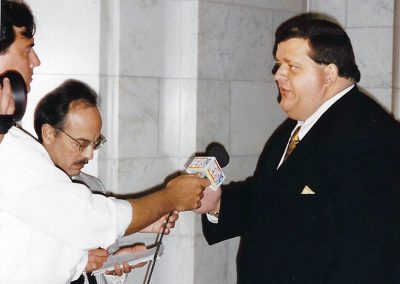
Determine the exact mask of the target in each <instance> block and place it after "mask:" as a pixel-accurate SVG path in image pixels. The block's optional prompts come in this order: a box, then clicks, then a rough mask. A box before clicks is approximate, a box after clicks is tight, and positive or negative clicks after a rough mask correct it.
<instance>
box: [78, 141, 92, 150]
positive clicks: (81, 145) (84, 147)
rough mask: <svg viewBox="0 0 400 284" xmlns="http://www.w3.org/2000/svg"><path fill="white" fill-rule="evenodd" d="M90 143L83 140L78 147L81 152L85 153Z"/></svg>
mask: <svg viewBox="0 0 400 284" xmlns="http://www.w3.org/2000/svg"><path fill="white" fill-rule="evenodd" d="M90 143H91V142H90V141H88V140H83V141H82V142H81V144H80V145H79V147H80V148H81V151H85V150H86V148H87V147H89V145H90Z"/></svg>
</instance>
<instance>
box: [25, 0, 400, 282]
mask: <svg viewBox="0 0 400 284" xmlns="http://www.w3.org/2000/svg"><path fill="white" fill-rule="evenodd" d="M28 2H29V4H30V5H31V7H32V9H33V12H34V14H35V16H36V19H37V22H38V29H37V34H36V37H35V39H36V50H37V52H38V54H39V56H40V58H41V60H42V66H40V67H39V68H37V70H36V72H35V76H34V81H33V84H32V91H31V93H30V95H29V106H28V113H27V116H26V119H25V120H24V126H26V127H27V128H28V129H29V128H31V115H32V109H33V108H34V105H35V104H36V101H37V100H38V99H39V98H40V97H41V96H42V95H43V94H44V93H46V92H48V91H49V90H51V89H52V88H54V87H55V86H56V85H58V84H59V83H60V82H62V81H63V80H65V79H66V78H71V77H73V78H77V79H81V80H83V81H85V82H88V83H89V84H90V85H91V86H93V87H94V88H95V89H96V90H98V91H99V93H100V98H101V111H102V115H103V119H104V124H103V132H104V134H105V135H106V136H107V138H108V142H107V144H106V145H105V147H104V148H102V150H101V151H100V152H99V156H98V157H97V156H96V158H95V160H94V161H93V162H91V163H90V164H89V165H88V166H89V167H88V168H86V169H85V170H86V171H88V172H89V173H93V174H97V175H99V176H100V177H101V178H102V179H103V181H104V183H105V184H106V186H107V188H108V189H109V190H111V191H113V192H114V193H117V194H127V193H138V192H142V191H144V190H150V189H152V188H154V187H157V186H158V185H159V184H161V183H162V182H163V181H164V179H165V177H166V176H167V175H169V174H171V173H173V172H175V171H177V170H183V169H184V167H185V164H186V163H187V162H188V161H189V160H190V158H191V157H192V155H193V154H194V153H195V152H201V151H204V149H205V147H206V146H207V144H208V143H210V142H212V141H218V142H221V143H222V144H224V145H225V147H226V148H227V150H228V152H229V153H230V156H231V162H230V164H229V165H228V166H227V167H226V169H225V172H226V174H227V176H228V181H230V180H240V179H243V178H245V177H247V176H248V175H250V174H251V173H252V171H253V170H254V168H255V165H256V162H257V158H258V155H259V154H260V152H261V150H262V147H263V146H264V143H265V141H266V139H267V138H268V137H269V136H270V134H271V132H272V131H273V130H274V129H275V128H276V126H277V125H279V123H280V122H281V121H282V120H283V119H284V117H285V115H284V114H283V113H282V112H281V111H280V109H279V107H278V106H277V103H276V95H277V91H276V86H275V83H274V81H273V78H272V75H271V69H272V66H273V58H272V54H271V53H272V45H273V33H274V31H275V28H276V27H277V25H279V24H280V23H281V22H282V21H284V20H285V19H287V18H288V17H290V16H292V15H294V14H297V13H299V12H303V11H306V10H307V9H308V10H311V11H320V12H326V13H329V14H330V15H332V16H335V17H336V18H337V19H338V21H339V22H340V23H341V24H342V25H343V26H344V27H345V28H346V30H347V31H348V33H349V35H350V38H351V39H352V42H353V45H354V49H355V53H356V59H357V63H358V65H359V67H360V69H361V73H362V79H361V83H360V85H361V86H362V87H363V88H364V89H365V90H367V91H368V92H369V93H370V94H371V95H372V96H374V97H375V98H376V99H377V100H378V101H379V102H380V103H381V104H382V105H384V106H385V107H386V108H387V109H388V110H391V109H393V111H396V109H397V113H398V109H399V100H398V93H399V91H398V90H399V86H398V85H399V84H398V80H397V81H396V80H394V81H393V82H394V86H395V87H394V88H393V90H395V91H394V92H393V93H394V99H392V80H393V75H392V73H393V74H397V75H395V76H394V78H395V79H396V76H398V71H396V70H397V69H396V68H395V69H394V72H392V68H393V67H392V66H393V64H392V62H393V60H396V58H397V60H398V55H396V54H398V49H397V48H394V51H395V52H393V48H392V46H393V43H396V40H395V41H393V21H394V17H393V14H394V12H395V14H396V15H397V17H398V13H399V11H400V9H399V8H397V9H396V11H394V0H382V1H372V0H352V1H350V0H333V1H322V0H308V1H306V0H301V1H299V0H268V1H266V0H119V1H112V0H86V1H80V0H68V1H65V0H53V1H45V0H28ZM370 15H374V16H373V17H371V16H370ZM395 27H396V29H395V31H396V32H397V34H398V25H396V26H395ZM395 39H396V37H395ZM397 40H398V37H397ZM396 51H397V53H396ZM393 54H395V56H394V57H393ZM396 56H397V57H396ZM395 62H396V61H395ZM397 62H398V61H397ZM396 72H397V73H396ZM396 82H397V83H396ZM155 237H156V236H155V235H152V234H150V235H149V234H136V235H135V236H133V237H130V238H126V239H125V240H124V242H125V243H127V242H136V241H140V242H145V243H152V242H154V240H155ZM164 244H165V254H164V256H163V257H162V258H161V259H160V260H159V261H158V262H157V266H156V268H155V272H154V275H153V280H152V283H177V284H187V283H196V284H201V283H218V284H224V283H235V282H236V264H235V261H236V253H237V248H238V239H233V240H230V241H227V242H224V243H221V244H217V245H214V246H211V247H210V246H208V244H206V242H205V240H204V237H203V235H202V232H201V226H200V218H199V216H197V215H194V214H192V213H190V212H189V213H182V214H181V216H180V221H179V222H178V224H177V227H176V228H175V229H174V231H173V233H172V234H171V235H170V236H168V237H166V238H165V240H164ZM145 272H146V270H145V269H137V270H135V271H134V272H133V273H131V274H130V275H129V281H130V283H142V279H143V278H144V274H145Z"/></svg>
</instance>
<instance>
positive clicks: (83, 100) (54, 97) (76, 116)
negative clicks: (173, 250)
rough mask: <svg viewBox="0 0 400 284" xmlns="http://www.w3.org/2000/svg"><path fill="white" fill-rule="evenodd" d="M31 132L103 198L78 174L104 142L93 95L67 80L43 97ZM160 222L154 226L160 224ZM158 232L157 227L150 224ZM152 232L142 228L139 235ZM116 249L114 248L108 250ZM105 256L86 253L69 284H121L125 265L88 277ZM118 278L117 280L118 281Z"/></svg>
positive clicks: (96, 187)
mask: <svg viewBox="0 0 400 284" xmlns="http://www.w3.org/2000/svg"><path fill="white" fill-rule="evenodd" d="M34 121H35V123H34V125H35V131H36V134H37V136H38V140H39V142H41V143H42V144H43V146H44V147H45V148H46V150H47V152H48V153H49V155H50V158H51V159H52V161H53V162H54V164H55V165H56V166H57V167H59V168H60V169H61V170H62V171H64V172H65V173H66V174H67V175H68V176H69V177H71V178H72V179H73V180H74V181H76V182H79V183H83V184H85V185H86V186H87V187H88V188H89V189H90V190H92V191H93V192H97V193H100V194H105V193H106V192H105V188H104V185H103V184H102V183H101V181H100V180H99V179H97V178H95V177H93V176H91V175H88V174H85V173H83V172H81V169H82V168H83V167H84V165H85V164H87V163H88V161H89V160H91V159H93V152H94V151H95V150H98V149H99V148H100V147H101V146H102V145H103V144H104V143H105V142H106V141H107V140H106V138H105V137H104V136H103V135H102V134H100V131H101V117H100V113H99V111H98V107H97V95H96V93H95V92H94V91H93V90H92V89H90V88H89V87H88V86H86V85H85V84H84V83H81V82H79V81H75V80H68V81H66V82H65V83H64V84H62V85H61V86H60V87H58V88H57V89H55V90H54V91H52V92H50V93H49V94H47V95H46V96H44V97H43V98H42V99H41V100H40V102H39V103H38V105H37V107H36V110H35V119H34ZM176 218H177V215H174V216H172V218H171V220H170V221H171V222H170V223H169V226H170V227H172V226H173V225H174V221H175V220H176ZM162 219H163V218H161V219H160V220H159V221H158V222H160V221H161V222H162V221H163V220H162ZM151 226H154V228H156V229H157V228H158V227H159V226H158V227H157V224H156V223H155V224H152V225H151ZM149 231H150V232H152V231H154V229H153V230H152V228H146V229H144V230H143V231H142V232H149ZM112 247H113V248H112V250H113V251H115V250H117V249H118V244H117V243H115V244H114V245H113V246H112ZM143 249H145V247H144V246H134V247H127V248H123V249H121V250H119V251H118V252H117V254H121V253H126V252H134V251H137V250H143ZM107 257H108V252H107V250H105V249H92V250H89V261H88V263H87V265H86V267H85V272H86V273H87V274H86V273H84V274H82V275H81V277H80V278H79V279H78V280H76V281H73V283H74V284H78V283H85V282H84V281H85V278H86V279H87V280H88V281H89V283H96V282H98V283H107V281H110V283H114V282H115V281H119V282H118V283H123V281H124V279H125V278H126V274H123V275H121V274H122V273H128V272H130V270H131V267H129V265H128V264H127V263H124V264H123V267H122V268H121V267H119V265H116V266H115V268H114V269H115V274H116V275H117V276H113V275H107V276H105V275H98V276H97V277H96V278H97V280H96V278H95V277H94V276H91V275H90V272H92V271H93V270H94V269H97V268H99V267H100V266H101V265H102V264H103V263H104V261H106V260H107ZM119 276H121V277H120V278H119Z"/></svg>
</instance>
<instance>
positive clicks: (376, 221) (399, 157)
mask: <svg viewBox="0 0 400 284" xmlns="http://www.w3.org/2000/svg"><path fill="white" fill-rule="evenodd" d="M295 125H296V121H293V120H291V119H287V120H286V121H284V122H283V124H282V125H281V126H280V127H279V128H278V129H277V130H276V131H275V132H274V134H273V135H272V136H271V138H270V139H269V141H268V142H267V144H266V145H265V148H264V150H263V153H262V154H261V156H260V159H259V162H258V165H257V169H256V171H255V173H254V175H253V176H252V177H250V178H248V179H247V180H246V181H243V182H236V183H231V184H229V185H227V186H223V190H222V199H221V209H220V218H219V223H218V224H212V223H210V222H208V221H207V219H206V218H205V216H203V231H204V234H205V237H206V239H207V241H208V242H209V243H210V244H213V243H216V242H219V241H222V240H225V239H228V238H232V237H236V236H241V246H240V249H239V254H238V282H239V283H271V284H278V283H329V284H339V283H340V284H343V283H352V284H353V283H400V267H399V260H400V150H399V149H400V125H399V123H398V122H396V121H395V120H394V119H393V118H392V117H390V116H389V115H388V114H387V113H386V112H385V111H384V110H383V109H382V108H381V107H380V106H379V105H378V104H376V103H375V102H374V101H373V100H372V99H370V98H369V97H367V96H366V95H364V94H362V93H361V92H359V91H358V89H357V87H354V88H353V89H352V90H351V91H350V92H349V93H348V94H346V95H344V96H343V97H342V98H341V99H339V100H338V101H337V102H336V103H335V104H333V105H332V106H331V107H330V108H329V109H328V110H327V111H326V112H325V113H324V114H323V115H322V116H321V117H320V119H319V120H318V121H317V123H316V124H315V125H314V126H313V127H312V129H311V130H310V131H309V132H308V133H307V134H306V136H305V137H303V139H302V140H301V141H300V143H299V144H298V145H297V147H296V149H295V150H294V152H293V153H292V154H291V156H290V157H289V159H288V160H287V161H286V162H285V163H283V164H282V165H281V167H280V168H279V169H277V166H278V163H279V161H280V159H281V157H282V154H283V152H284V149H285V146H286V144H287V141H288V139H289V137H290V134H291V131H292V130H293V128H294V127H295ZM305 186H308V187H309V188H310V189H311V190H312V191H313V192H315V194H302V191H303V190H304V188H305Z"/></svg>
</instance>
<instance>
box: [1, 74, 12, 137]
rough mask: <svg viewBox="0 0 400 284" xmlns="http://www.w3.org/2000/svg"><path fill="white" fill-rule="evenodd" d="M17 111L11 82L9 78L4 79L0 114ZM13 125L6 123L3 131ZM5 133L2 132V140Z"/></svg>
mask: <svg viewBox="0 0 400 284" xmlns="http://www.w3.org/2000/svg"><path fill="white" fill-rule="evenodd" d="M14 111H15V102H14V97H13V96H12V93H11V84H10V80H9V79H8V78H4V79H3V84H2V86H1V85H0V115H10V114H13V113H14ZM0 123H1V121H0ZM10 126H11V125H8V123H6V124H5V125H3V126H2V127H1V129H2V131H1V132H2V133H6V132H7V130H8V128H9V127H10ZM3 137H4V134H0V142H1V141H2V140H3Z"/></svg>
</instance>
